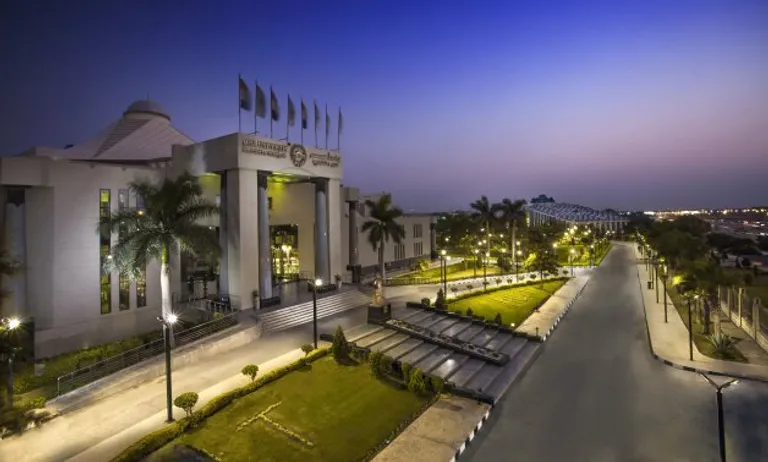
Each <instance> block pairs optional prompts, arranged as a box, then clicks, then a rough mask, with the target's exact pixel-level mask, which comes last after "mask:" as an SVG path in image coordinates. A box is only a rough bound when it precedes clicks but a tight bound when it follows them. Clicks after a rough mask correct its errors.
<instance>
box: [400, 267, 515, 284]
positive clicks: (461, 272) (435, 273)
mask: <svg viewBox="0 0 768 462" xmlns="http://www.w3.org/2000/svg"><path fill="white" fill-rule="evenodd" d="M520 271H523V270H522V269H521V270H520ZM497 274H505V273H504V271H503V270H502V269H501V268H499V267H498V266H494V265H489V266H488V267H487V268H486V275H488V276H491V275H494V276H495V275H497ZM506 274H514V272H507V273H506ZM473 277H483V268H482V267H479V268H477V271H475V270H474V268H473V266H472V263H471V262H469V263H468V264H467V265H466V269H465V268H464V265H463V264H462V263H457V264H455V265H451V266H449V267H448V281H458V280H459V279H467V278H473ZM440 281H441V279H440V269H439V268H432V269H429V270H427V271H418V272H416V273H409V274H406V275H403V276H399V277H394V278H392V279H391V280H390V284H392V285H399V284H400V285H401V284H429V283H433V284H436V283H438V282H440Z"/></svg>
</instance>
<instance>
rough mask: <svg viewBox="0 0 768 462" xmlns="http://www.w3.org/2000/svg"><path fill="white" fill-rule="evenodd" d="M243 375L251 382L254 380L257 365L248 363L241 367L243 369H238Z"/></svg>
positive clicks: (256, 373)
mask: <svg viewBox="0 0 768 462" xmlns="http://www.w3.org/2000/svg"><path fill="white" fill-rule="evenodd" d="M240 373H242V374H243V375H245V376H248V377H250V378H251V382H253V381H254V380H256V376H257V375H258V374H259V366H257V365H255V364H248V365H247V366H245V367H244V368H243V370H241V371H240Z"/></svg>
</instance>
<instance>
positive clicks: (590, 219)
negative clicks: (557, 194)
mask: <svg viewBox="0 0 768 462" xmlns="http://www.w3.org/2000/svg"><path fill="white" fill-rule="evenodd" d="M539 197H542V196H539ZM548 199H551V198H548ZM525 210H526V213H527V214H528V220H529V223H530V225H531V226H539V225H541V224H544V223H551V222H558V223H563V224H565V225H566V226H573V225H592V226H595V227H597V228H598V229H602V230H606V231H617V232H618V231H622V230H623V229H624V226H625V225H626V223H627V221H628V219H627V217H626V216H622V215H620V214H619V213H617V212H615V211H610V210H603V211H598V210H594V209H591V208H589V207H584V206H582V205H574V204H566V203H563V202H554V201H549V200H547V201H542V202H533V201H531V203H530V204H528V205H526V206H525Z"/></svg>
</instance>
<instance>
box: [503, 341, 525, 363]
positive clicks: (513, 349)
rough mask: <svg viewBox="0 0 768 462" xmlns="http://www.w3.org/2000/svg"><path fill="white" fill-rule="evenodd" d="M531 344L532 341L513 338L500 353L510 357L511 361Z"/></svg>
mask: <svg viewBox="0 0 768 462" xmlns="http://www.w3.org/2000/svg"><path fill="white" fill-rule="evenodd" d="M529 343H530V340H526V339H524V338H522V337H512V340H510V341H509V342H507V343H506V344H505V345H504V346H503V347H502V348H501V350H499V351H501V352H502V353H504V354H506V355H507V356H509V359H514V358H515V356H516V355H517V354H518V353H520V351H522V350H523V348H525V346H526V345H528V344H529Z"/></svg>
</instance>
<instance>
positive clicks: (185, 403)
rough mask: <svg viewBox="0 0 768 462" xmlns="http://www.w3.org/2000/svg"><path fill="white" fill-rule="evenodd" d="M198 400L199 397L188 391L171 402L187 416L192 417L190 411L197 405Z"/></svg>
mask: <svg viewBox="0 0 768 462" xmlns="http://www.w3.org/2000/svg"><path fill="white" fill-rule="evenodd" d="M198 399H199V396H198V395H197V393H195V392H194V391H188V392H186V393H182V394H180V395H179V396H177V397H176V399H174V400H173V405H174V406H176V407H178V408H181V409H184V412H186V413H187V416H190V415H192V409H193V408H194V407H195V404H197V400H198Z"/></svg>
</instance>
